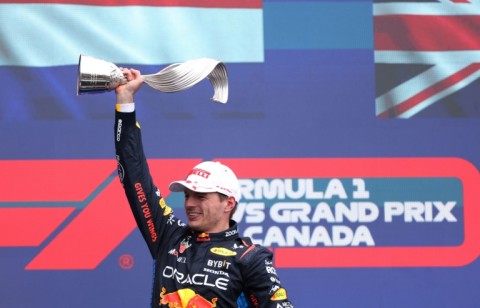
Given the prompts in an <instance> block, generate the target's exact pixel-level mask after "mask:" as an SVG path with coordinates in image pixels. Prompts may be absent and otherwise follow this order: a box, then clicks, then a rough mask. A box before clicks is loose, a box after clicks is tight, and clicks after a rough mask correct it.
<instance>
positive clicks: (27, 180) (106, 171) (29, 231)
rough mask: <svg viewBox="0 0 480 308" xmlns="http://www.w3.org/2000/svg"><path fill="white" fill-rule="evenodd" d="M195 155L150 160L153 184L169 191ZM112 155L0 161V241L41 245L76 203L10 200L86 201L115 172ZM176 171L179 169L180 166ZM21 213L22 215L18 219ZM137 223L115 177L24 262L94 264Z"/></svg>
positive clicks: (64, 266) (1, 243) (80, 266)
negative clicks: (49, 204) (0, 175)
mask: <svg viewBox="0 0 480 308" xmlns="http://www.w3.org/2000/svg"><path fill="white" fill-rule="evenodd" d="M199 161H200V160H198V159H190V160H189V159H183V160H168V159H165V160H154V161H151V162H150V167H151V168H152V175H153V176H154V177H155V178H156V179H158V180H159V181H157V185H158V186H159V188H160V189H161V190H162V191H163V192H166V194H165V196H166V195H168V184H169V183H170V181H171V180H172V178H181V177H182V175H183V174H185V170H189V169H190V168H191V166H194V165H196V164H198V163H199ZM116 166H117V164H116V161H115V160H29V161H0V170H1V174H2V175H4V176H2V177H0V181H1V182H0V185H1V186H2V187H8V188H9V189H5V190H1V191H0V200H1V201H2V202H3V203H6V204H4V205H3V206H2V208H0V217H1V218H0V223H1V226H2V227H1V229H0V246H39V245H40V244H42V243H43V242H44V241H45V240H46V239H47V238H48V236H49V235H51V234H52V232H54V231H55V230H56V229H57V228H58V226H59V225H60V224H61V223H62V222H63V221H64V220H65V219H66V218H67V217H68V216H70V215H71V214H72V213H73V211H74V210H75V209H76V207H72V206H68V207H67V206H66V207H60V206H58V207H55V208H53V207H51V206H49V207H39V206H36V207H34V206H32V205H29V206H27V207H21V206H19V205H15V206H12V207H9V204H8V203H14V202H32V203H35V202H47V203H48V202H60V201H63V202H69V203H74V202H78V203H79V204H81V202H83V201H85V200H86V199H87V198H88V197H89V196H90V195H91V194H92V193H93V192H94V191H95V190H96V189H98V188H99V187H100V186H101V185H102V184H103V183H104V182H105V181H107V180H108V178H109V177H110V176H111V175H112V174H113V173H114V172H116ZM179 170H180V171H179ZM19 217H21V218H22V219H18V218H19ZM135 227H136V224H135V221H134V219H133V216H132V214H131V212H130V209H129V207H128V203H127V200H126V197H125V193H124V192H123V189H122V187H121V184H120V181H119V180H118V178H117V177H115V179H113V180H112V181H110V182H109V183H107V185H106V187H105V188H103V189H102V190H101V191H100V192H99V193H98V195H97V196H94V198H93V200H92V201H91V202H90V203H88V204H87V205H86V207H85V209H83V210H82V211H81V212H80V213H79V214H78V215H77V216H76V217H74V218H73V220H72V221H71V222H70V223H69V224H68V225H67V226H66V227H65V228H64V229H62V230H61V231H60V232H59V233H58V235H57V236H55V237H54V238H53V239H52V240H51V241H50V242H49V243H48V244H47V245H46V246H45V248H44V249H43V250H41V251H40V253H39V254H38V255H37V256H35V257H34V258H33V260H32V261H31V262H30V263H29V264H28V265H27V266H26V269H29V270H45V269H52V270H53V269H55V270H58V269H65V270H66V269H95V268H96V267H97V266H98V265H99V264H100V263H101V262H102V261H103V260H104V259H105V258H106V257H107V256H108V255H109V254H110V253H111V252H112V251H113V250H114V249H115V248H116V247H117V246H118V245H119V244H120V243H121V242H122V241H123V240H124V239H125V238H126V237H127V236H128V235H129V234H130V233H131V232H132V231H133V230H134V229H135Z"/></svg>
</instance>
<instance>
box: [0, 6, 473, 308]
mask: <svg viewBox="0 0 480 308" xmlns="http://www.w3.org/2000/svg"><path fill="white" fill-rule="evenodd" d="M479 12H480V2H479V1H478V0H463V1H454V0H438V1H434V0H432V1H373V2H372V1H366V0H349V1H348V0H342V1H323V0H305V1H293V0H290V1H288V0H264V1H261V0H238V1H236V0H203V1H200V0H161V1H153V0H123V1H106V0H105V1H102V0H98V1H95V0H68V1H42V2H38V1H0V76H1V77H0V80H1V84H0V89H1V95H0V118H1V121H0V140H1V141H2V145H1V151H0V260H1V262H0V272H1V273H2V278H1V279H0V306H1V307H32V306H35V307H49V308H50V307H147V306H148V303H149V301H150V293H151V277H152V274H151V273H152V261H151V258H150V256H149V253H148V250H147V248H146V246H145V245H144V243H143V239H142V237H141V235H140V234H139V232H138V230H137V228H136V226H135V223H134V221H133V218H132V216H131V213H130V212H129V211H130V210H129V208H128V204H127V203H126V199H125V197H124V194H123V191H122V188H121V186H120V183H119V181H118V179H117V176H116V162H115V159H114V149H113V147H114V145H113V111H114V101H115V98H114V94H113V93H102V94H96V95H93V94H92V95H83V96H77V95H76V82H77V80H76V79H77V70H78V67H77V65H78V59H79V56H80V55H81V54H85V55H89V56H93V57H96V58H100V59H103V60H106V61H109V62H112V63H115V64H117V65H119V66H124V67H133V68H137V69H140V70H141V72H142V73H143V74H150V73H155V72H157V71H159V70H161V69H163V68H164V67H165V66H167V65H169V64H172V63H178V62H183V61H186V60H189V59H194V58H201V57H210V58H215V59H218V60H220V61H223V62H225V64H226V65H227V70H228V73H229V90H230V91H229V92H230V97H229V101H228V103H227V104H225V105H222V104H217V103H214V102H212V101H211V100H210V97H212V95H213V90H212V88H211V85H210V84H209V83H208V82H207V81H205V82H201V83H199V84H197V85H196V86H194V87H193V88H191V89H189V90H187V91H183V92H179V93H174V94H171V93H170V94H166V93H161V92H158V91H156V90H154V89H152V88H150V87H147V86H144V87H142V89H141V90H140V91H139V92H138V93H137V95H136V98H135V99H136V103H137V117H138V120H139V122H140V123H141V126H142V131H143V138H144V145H145V152H146V154H147V156H148V157H149V162H150V168H151V171H152V173H153V176H154V179H155V182H156V184H157V185H158V187H159V188H160V190H161V191H162V193H163V194H164V195H165V196H166V199H167V202H168V203H169V205H171V206H172V207H173V209H174V211H175V212H176V214H177V215H178V216H180V217H184V215H183V211H182V206H183V201H182V196H181V194H170V193H169V191H168V189H167V187H168V183H169V182H170V181H171V180H174V179H178V178H182V177H183V176H184V175H185V174H186V173H187V172H188V170H189V168H191V166H193V165H195V164H196V163H198V162H200V161H202V160H206V159H219V160H222V161H224V162H226V163H227V164H228V165H230V166H231V167H232V168H233V169H234V170H235V171H236V172H237V175H238V177H239V178H240V181H241V185H242V199H241V202H240V203H239V205H238V209H237V212H236V214H235V217H234V218H235V219H236V220H237V221H238V222H239V224H240V232H241V233H242V235H245V236H250V237H251V238H252V239H253V240H254V242H255V243H256V244H259V245H264V246H268V247H270V248H271V249H272V251H273V252H274V253H275V261H274V262H275V265H276V267H277V269H278V272H279V275H280V277H281V280H282V284H284V285H285V286H286V288H287V292H288V295H289V297H290V298H291V299H292V301H293V302H294V304H295V305H296V306H297V307H478V306H480V298H479V297H478V296H477V292H476V290H477V287H476V286H477V280H478V276H479V274H480V261H479V260H478V256H479V254H480V230H479V229H480V221H479V220H480V207H479V204H480V200H479V198H480V194H479V190H478V187H479V185H480V178H479V174H478V167H479V166H480V144H479V143H478V142H475V141H472V140H471V138H473V137H474V136H475V132H476V131H478V129H479V123H478V120H477V117H478V116H479V107H478V103H479V102H478V100H479V97H480V95H479V92H480V87H479V86H480V85H479V72H480V70H479V60H478V59H479V47H480V45H479V40H478V37H479V34H480V23H479V16H480V15H479ZM400 118H401V119H400ZM407 118H408V119H407Z"/></svg>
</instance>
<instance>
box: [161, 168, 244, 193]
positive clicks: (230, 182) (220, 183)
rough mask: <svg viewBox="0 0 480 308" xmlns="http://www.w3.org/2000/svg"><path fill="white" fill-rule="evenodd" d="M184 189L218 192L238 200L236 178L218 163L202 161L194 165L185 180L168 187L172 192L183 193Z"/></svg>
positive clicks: (238, 191)
mask: <svg viewBox="0 0 480 308" xmlns="http://www.w3.org/2000/svg"><path fill="white" fill-rule="evenodd" d="M185 188H188V189H190V190H193V191H197V192H202V193H207V192H218V193H221V194H224V195H227V196H229V197H234V198H235V201H237V202H238V200H240V184H239V183H238V179H237V176H236V175H235V173H233V171H232V169H230V168H229V167H227V166H225V165H223V164H222V163H220V162H218V161H215V162H213V161H204V162H202V163H200V164H198V165H196V166H195V167H193V169H192V171H190V173H189V174H188V176H187V178H186V179H185V180H180V181H175V182H172V183H170V186H169V189H170V190H171V191H173V192H179V191H184V190H185Z"/></svg>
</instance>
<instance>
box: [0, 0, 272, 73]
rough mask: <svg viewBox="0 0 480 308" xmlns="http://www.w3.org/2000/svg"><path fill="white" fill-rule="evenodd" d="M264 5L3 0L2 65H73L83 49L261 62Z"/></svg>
mask: <svg viewBox="0 0 480 308" xmlns="http://www.w3.org/2000/svg"><path fill="white" fill-rule="evenodd" d="M19 3H21V4H22V5H18V4H19ZM261 8H262V1H261V0H229V1H223V0H159V1H154V0H135V1H134V0H121V1H110V0H96V1H94V0H45V1H42V3H37V2H34V1H22V0H18V1H15V0H13V1H0V46H2V47H1V50H2V51H1V54H2V57H0V65H1V66H30V67H47V66H58V65H71V64H76V63H77V61H78V56H79V54H80V53H83V54H87V55H90V56H94V57H97V58H102V59H105V60H107V61H110V62H114V63H135V64H140V65H141V64H146V65H148V64H167V63H172V62H180V61H185V60H188V59H192V58H198V57H211V58H216V59H219V60H222V61H225V62H261V61H263V29H262V22H263V20H262V9H261Z"/></svg>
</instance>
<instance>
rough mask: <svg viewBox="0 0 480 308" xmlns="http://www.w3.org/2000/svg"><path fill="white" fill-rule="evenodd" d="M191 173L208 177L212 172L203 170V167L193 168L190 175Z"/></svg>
mask: <svg viewBox="0 0 480 308" xmlns="http://www.w3.org/2000/svg"><path fill="white" fill-rule="evenodd" d="M190 175H197V176H200V177H202V178H205V179H208V177H209V176H210V172H208V171H206V170H203V169H199V168H194V169H193V170H192V172H190V174H189V176H190Z"/></svg>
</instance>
